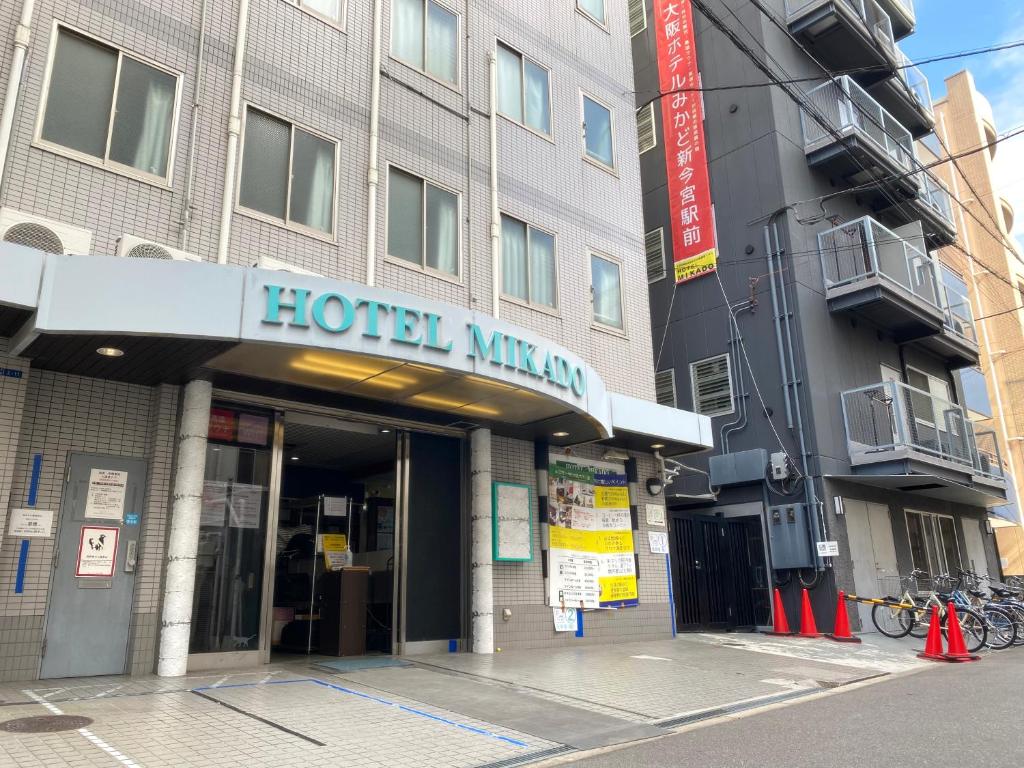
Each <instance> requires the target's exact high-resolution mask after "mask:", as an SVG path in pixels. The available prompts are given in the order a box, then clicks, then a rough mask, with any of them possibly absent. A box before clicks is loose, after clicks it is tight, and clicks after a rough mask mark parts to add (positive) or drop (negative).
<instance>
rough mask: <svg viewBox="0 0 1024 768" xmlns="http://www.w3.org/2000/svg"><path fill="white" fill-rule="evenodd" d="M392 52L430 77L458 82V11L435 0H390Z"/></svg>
mask: <svg viewBox="0 0 1024 768" xmlns="http://www.w3.org/2000/svg"><path fill="white" fill-rule="evenodd" d="M391 55H392V56H394V57H395V58H396V59H399V60H401V61H404V62H405V63H406V64H409V65H411V66H413V67H416V69H420V70H423V71H424V72H426V73H427V74H428V75H430V76H431V77H436V78H437V79H438V80H442V81H443V82H446V83H450V84H452V85H456V84H458V81H459V17H458V15H457V14H455V13H452V12H451V11H449V10H447V9H445V8H443V7H441V6H440V5H439V4H438V3H436V2H434V0H393V2H392V4H391Z"/></svg>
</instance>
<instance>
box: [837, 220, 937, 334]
mask: <svg viewBox="0 0 1024 768" xmlns="http://www.w3.org/2000/svg"><path fill="white" fill-rule="evenodd" d="M915 242H916V243H917V244H915ZM920 243H921V239H920V237H918V238H916V239H914V240H911V239H910V238H908V237H904V236H901V235H900V234H898V233H897V232H894V231H893V230H891V229H888V228H886V227H884V226H882V225H881V224H879V223H878V222H877V221H875V219H873V218H871V217H870V216H865V217H863V218H860V219H857V220H855V221H851V222H847V223H845V224H841V225H839V226H837V227H833V228H832V229H830V230H828V231H826V232H822V233H821V234H819V235H818V253H819V255H820V257H821V270H822V274H823V276H824V280H825V297H826V299H827V301H828V307H829V310H831V311H832V312H856V313H857V314H859V315H862V316H865V317H867V318H868V319H869V320H871V321H872V322H874V323H876V324H878V325H880V326H881V327H883V328H885V329H886V330H887V331H889V332H891V333H892V334H893V335H894V336H895V338H896V339H897V340H898V341H901V342H907V341H911V340H914V339H919V338H923V337H927V336H932V335H935V334H939V333H940V332H941V331H942V328H943V323H944V318H945V313H944V310H943V306H942V286H941V285H940V283H939V279H938V271H937V268H936V264H935V260H934V259H933V258H932V256H931V255H930V254H929V253H928V252H927V251H925V250H923V249H922V248H921V247H919V245H920Z"/></svg>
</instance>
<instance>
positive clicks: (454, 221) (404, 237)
mask: <svg viewBox="0 0 1024 768" xmlns="http://www.w3.org/2000/svg"><path fill="white" fill-rule="evenodd" d="M387 250H388V255H389V256H392V257H393V258H396V259H401V260H402V261H407V262H409V263H410V264H415V265H416V266H418V267H422V268H424V269H429V270H434V271H436V272H441V273H443V274H445V275H453V276H458V274H459V196H458V195H457V194H455V193H454V192H449V191H448V190H447V189H442V188H441V187H439V186H437V185H436V184H431V183H430V182H428V181H425V180H423V179H421V178H419V177H418V176H413V175H412V174H411V173H406V172H405V171H400V170H398V169H397V168H389V169H388V249H387Z"/></svg>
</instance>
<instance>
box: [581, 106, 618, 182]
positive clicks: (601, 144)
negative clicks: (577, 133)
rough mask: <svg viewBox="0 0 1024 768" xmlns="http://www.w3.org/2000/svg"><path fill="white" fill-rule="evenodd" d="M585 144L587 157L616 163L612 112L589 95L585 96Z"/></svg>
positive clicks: (607, 162) (600, 161)
mask: <svg viewBox="0 0 1024 768" xmlns="http://www.w3.org/2000/svg"><path fill="white" fill-rule="evenodd" d="M583 145H584V148H585V150H586V153H587V157H589V158H591V159H593V160H596V161H597V162H599V163H601V164H603V165H607V166H608V167H609V168H610V167H612V166H614V165H615V154H614V151H613V148H612V113H611V110H609V109H608V107H606V106H604V105H603V104H599V103H598V102H596V101H594V100H593V99H592V98H590V97H589V96H586V95H584V96H583Z"/></svg>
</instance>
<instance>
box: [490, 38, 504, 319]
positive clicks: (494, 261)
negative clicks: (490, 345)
mask: <svg viewBox="0 0 1024 768" xmlns="http://www.w3.org/2000/svg"><path fill="white" fill-rule="evenodd" d="M487 64H488V70H489V72H490V78H489V79H490V121H491V123H490V128H491V158H490V161H491V310H492V311H491V313H492V314H493V315H494V317H495V318H497V317H498V315H499V312H500V302H501V209H500V208H499V207H498V54H497V51H493V50H492V51H490V52H488V54H487Z"/></svg>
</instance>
